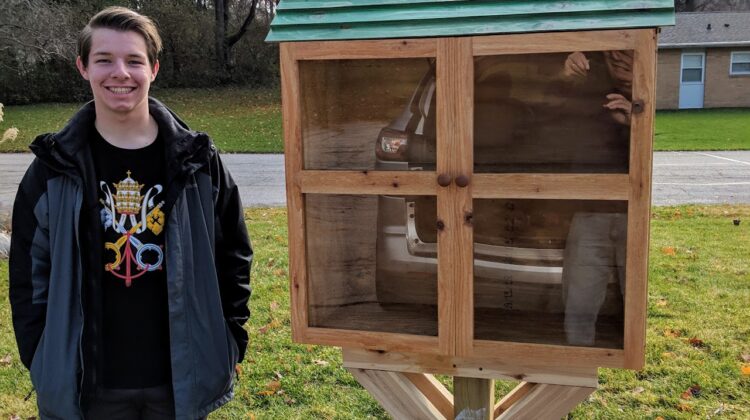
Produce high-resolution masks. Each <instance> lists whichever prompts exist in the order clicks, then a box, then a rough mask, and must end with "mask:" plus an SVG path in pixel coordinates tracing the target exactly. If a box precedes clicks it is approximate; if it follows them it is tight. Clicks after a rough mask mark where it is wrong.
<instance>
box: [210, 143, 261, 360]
mask: <svg viewBox="0 0 750 420" xmlns="http://www.w3.org/2000/svg"><path fill="white" fill-rule="evenodd" d="M215 159H216V161H215V162H216V165H215V166H214V168H215V169H214V174H213V176H214V185H215V188H216V189H217V194H216V201H215V215H216V222H215V223H216V230H215V232H216V248H215V249H216V251H215V252H216V269H217V274H218V278H219V292H220V294H221V304H222V309H223V312H224V319H226V321H227V324H228V325H229V328H230V330H231V332H232V335H233V336H234V339H235V341H236V342H237V347H238V348H239V355H240V357H239V361H242V359H243V358H244V357H245V350H246V349H247V342H248V335H247V331H245V329H244V328H243V327H242V326H243V325H244V324H245V322H247V320H248V318H249V317H250V309H249V308H248V301H249V299H250V293H251V289H250V266H251V264H252V261H253V249H252V246H251V244H250V239H249V237H248V234H247V228H246V227H245V218H244V214H243V211H242V202H241V201H240V193H239V190H238V189H237V185H236V184H235V183H234V180H233V179H232V176H231V175H230V174H229V171H228V170H227V169H226V167H224V165H223V163H222V162H221V159H220V158H219V156H218V154H217V155H216V157H215Z"/></svg>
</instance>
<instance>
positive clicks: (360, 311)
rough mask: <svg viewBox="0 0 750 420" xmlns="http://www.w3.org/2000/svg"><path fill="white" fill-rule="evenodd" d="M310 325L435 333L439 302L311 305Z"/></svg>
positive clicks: (405, 332)
mask: <svg viewBox="0 0 750 420" xmlns="http://www.w3.org/2000/svg"><path fill="white" fill-rule="evenodd" d="M310 326H311V327H318V328H337V329H343V330H359V331H377V332H389V333H399V334H415V335H424V336H432V337H436V336H437V334H438V323H437V306H435V305H415V304H397V303H389V304H380V303H377V302H366V303H357V304H350V305H339V306H312V307H311V308H310Z"/></svg>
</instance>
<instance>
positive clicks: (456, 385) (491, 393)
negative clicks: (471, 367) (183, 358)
mask: <svg viewBox="0 0 750 420" xmlns="http://www.w3.org/2000/svg"><path fill="white" fill-rule="evenodd" d="M494 412H495V381H493V380H492V379H482V378H464V377H461V376H455V377H454V378H453V413H454V416H455V418H460V419H472V420H494V416H493V414H494Z"/></svg>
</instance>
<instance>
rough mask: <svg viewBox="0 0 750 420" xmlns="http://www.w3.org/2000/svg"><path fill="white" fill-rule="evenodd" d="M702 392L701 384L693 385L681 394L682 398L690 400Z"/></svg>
mask: <svg viewBox="0 0 750 420" xmlns="http://www.w3.org/2000/svg"><path fill="white" fill-rule="evenodd" d="M700 394H701V387H700V385H693V386H691V387H690V388H688V389H686V390H685V391H684V392H683V393H682V394H680V398H682V399H683V400H689V399H691V398H693V397H697V396H699V395H700Z"/></svg>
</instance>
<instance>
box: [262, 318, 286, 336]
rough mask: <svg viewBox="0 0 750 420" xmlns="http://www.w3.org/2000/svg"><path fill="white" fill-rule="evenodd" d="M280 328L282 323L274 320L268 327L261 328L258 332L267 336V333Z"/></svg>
mask: <svg viewBox="0 0 750 420" xmlns="http://www.w3.org/2000/svg"><path fill="white" fill-rule="evenodd" d="M280 326H281V323H280V322H279V320H277V319H274V320H272V321H271V322H269V323H268V324H266V325H264V326H262V327H260V328H259V329H258V331H259V332H260V333H261V334H265V333H267V332H268V331H269V330H272V329H274V328H278V327H280Z"/></svg>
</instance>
